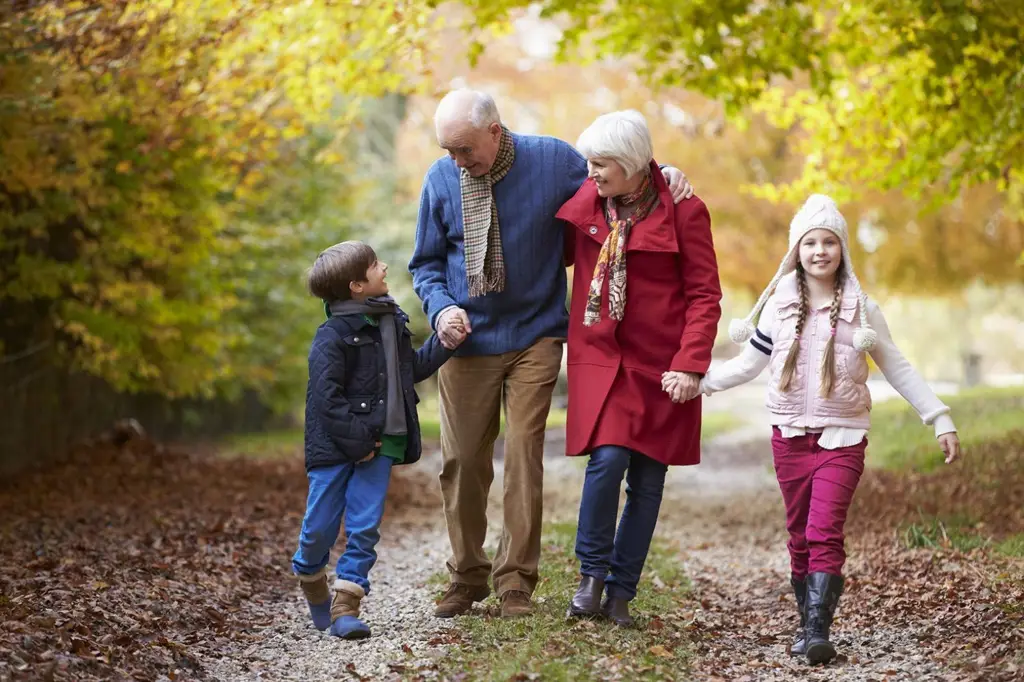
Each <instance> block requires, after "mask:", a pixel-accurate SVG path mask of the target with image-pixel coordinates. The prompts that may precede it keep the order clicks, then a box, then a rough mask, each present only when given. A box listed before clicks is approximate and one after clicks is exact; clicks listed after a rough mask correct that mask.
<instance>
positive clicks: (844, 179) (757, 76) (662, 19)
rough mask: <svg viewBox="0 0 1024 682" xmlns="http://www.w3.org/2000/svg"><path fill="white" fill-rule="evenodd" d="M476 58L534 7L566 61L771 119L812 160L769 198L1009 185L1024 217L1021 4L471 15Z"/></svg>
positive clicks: (1010, 208)
mask: <svg viewBox="0 0 1024 682" xmlns="http://www.w3.org/2000/svg"><path fill="white" fill-rule="evenodd" d="M464 4H465V5H466V6H468V7H469V8H471V10H472V12H473V20H472V21H471V22H468V23H467V28H469V29H470V31H471V34H472V36H473V37H474V40H475V46H474V49H473V53H474V54H479V52H480V51H481V50H482V49H483V46H484V45H485V44H486V43H488V42H490V41H492V40H493V37H492V30H493V29H499V28H502V27H504V26H505V25H506V23H507V22H508V20H509V18H510V17H511V16H512V15H513V13H514V12H515V10H517V9H519V8H524V7H527V6H529V5H533V6H534V7H539V8H540V15H541V16H542V17H550V18H554V19H556V20H557V21H558V22H559V24H560V25H561V26H562V27H563V28H564V31H563V33H562V35H561V40H560V43H559V49H560V54H561V56H562V57H563V58H573V59H581V60H583V61H584V62H587V63H591V62H593V61H594V60H597V59H600V58H606V57H618V58H630V59H631V60H632V61H631V62H630V63H631V64H633V65H634V66H635V67H636V68H637V69H638V71H639V72H640V73H641V74H642V75H643V76H645V77H646V79H647V80H648V82H650V83H653V84H655V85H658V86H662V87H684V88H687V89H691V90H695V91H698V92H702V93H704V94H706V95H708V96H710V97H712V98H715V99H717V100H720V101H722V102H723V103H724V104H725V106H726V107H727V109H728V111H729V113H731V114H732V115H734V116H737V117H745V116H748V115H749V114H750V112H752V111H755V112H757V111H759V112H763V113H764V114H765V115H766V116H767V117H768V118H769V119H770V120H771V121H772V122H773V123H775V124H776V125H778V126H781V127H783V128H790V127H798V128H799V130H800V131H801V133H802V134H801V135H799V136H796V137H794V138H793V139H792V143H793V144H794V145H795V149H796V151H798V152H800V153H801V154H802V156H803V160H802V164H801V168H800V171H801V172H800V174H799V175H798V176H797V177H796V178H795V179H792V180H789V181H786V182H781V183H769V184H765V185H762V186H761V187H759V188H758V191H759V192H760V193H761V195H763V196H766V197H768V198H771V199H775V200H777V199H781V198H787V199H789V200H794V199H795V198H797V197H800V196H805V195H806V193H807V192H808V191H809V189H810V188H812V187H813V188H815V189H819V190H820V189H825V190H827V191H829V192H832V193H833V194H836V195H838V196H839V198H845V197H844V196H843V195H844V194H845V193H846V190H847V188H850V187H857V188H860V187H868V188H872V189H877V190H881V191H884V190H890V189H896V190H899V191H901V192H903V193H905V194H907V195H909V196H911V197H913V198H915V199H918V200H927V201H929V202H931V203H933V204H939V203H944V202H948V201H949V200H951V198H952V197H955V196H956V195H957V194H958V192H959V191H960V189H961V188H963V187H968V186H974V185H980V184H986V183H994V184H996V185H997V187H998V189H999V192H1000V194H1001V201H1002V204H1003V206H1004V210H1005V211H1007V212H1008V213H1010V214H1011V217H1013V218H1014V219H1016V220H1019V219H1020V218H1021V216H1024V124H1022V116H1024V68H1022V64H1024V43H1022V42H1021V39H1020V38H1021V35H1024V4H1022V3H1019V2H1014V1H1013V0H993V1H991V2H982V1H981V0H867V1H865V2H840V1H838V0H802V1H798V0H779V1H778V2H746V1H743V2H735V1H729V0H726V1H724V2H723V1H720V0H714V1H712V0H686V1H682V2H681V1H679V0H647V1H646V2H637V3H629V4H628V6H626V5H623V6H622V7H618V8H616V7H615V6H614V5H613V6H609V5H608V3H606V2H604V0H541V2H534V0H464Z"/></svg>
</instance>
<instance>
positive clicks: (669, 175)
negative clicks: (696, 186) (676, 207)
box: [661, 166, 693, 204]
mask: <svg viewBox="0 0 1024 682" xmlns="http://www.w3.org/2000/svg"><path fill="white" fill-rule="evenodd" d="M661 172H662V175H664V176H665V182H667V183H668V189H669V191H671V192H672V201H673V202H674V203H677V204H678V203H679V202H680V201H682V200H683V199H689V198H690V197H692V196H693V187H691V186H690V181H689V180H687V179H686V175H684V174H683V171H681V170H679V169H678V168H676V167H675V166H665V168H664V169H663V170H662V171H661Z"/></svg>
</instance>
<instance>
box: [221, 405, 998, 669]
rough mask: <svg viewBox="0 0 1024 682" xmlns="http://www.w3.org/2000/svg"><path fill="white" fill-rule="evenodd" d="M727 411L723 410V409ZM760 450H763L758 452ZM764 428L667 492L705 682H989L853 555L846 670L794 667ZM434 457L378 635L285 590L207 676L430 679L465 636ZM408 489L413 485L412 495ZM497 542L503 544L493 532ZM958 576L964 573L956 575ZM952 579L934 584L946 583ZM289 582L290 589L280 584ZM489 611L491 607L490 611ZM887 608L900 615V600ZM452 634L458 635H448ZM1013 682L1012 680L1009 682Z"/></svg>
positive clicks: (549, 506)
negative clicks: (454, 603)
mask: <svg viewBox="0 0 1024 682" xmlns="http://www.w3.org/2000/svg"><path fill="white" fill-rule="evenodd" d="M716 407H718V406H716ZM752 439H753V440H752ZM562 447H563V444H562V439H561V438H560V436H559V434H558V433H552V434H549V438H548V450H549V454H548V458H547V460H546V471H545V520H546V521H562V520H572V521H574V520H575V515H576V511H577V509H578V504H579V492H580V488H581V484H582V479H583V472H584V467H583V466H582V464H583V462H582V461H581V460H579V459H568V458H564V457H560V456H558V455H559V453H560V452H561V451H562ZM768 448H769V446H768V443H767V441H766V440H765V439H764V429H763V428H758V429H753V430H749V429H743V430H741V431H738V432H734V433H733V434H728V435H726V436H724V437H721V438H719V439H718V440H716V441H714V442H712V443H711V444H709V445H708V446H706V447H705V451H704V458H703V459H704V463H703V464H702V465H701V466H699V467H688V468H674V469H672V470H670V475H669V478H668V481H667V485H666V492H665V498H664V502H663V504H662V514H661V520H660V522H659V527H658V537H659V538H660V540H661V541H663V542H667V543H670V544H671V545H674V546H676V547H678V549H679V552H680V559H681V561H682V562H683V563H684V565H685V567H686V570H687V573H688V574H689V576H690V577H691V579H692V580H693V585H694V590H693V598H692V600H690V602H689V603H688V607H687V608H688V609H689V613H686V614H684V617H683V619H682V622H690V623H691V626H690V630H691V633H692V639H693V640H694V645H695V648H696V651H697V657H696V659H695V668H694V679H700V680H705V679H707V680H741V681H743V682H751V681H753V680H788V679H794V678H800V679H809V680H847V681H868V680H914V681H917V680H960V679H982V678H978V677H976V676H974V677H972V676H969V675H967V674H966V673H964V672H963V668H953V667H951V666H950V665H949V664H948V663H947V661H945V660H944V659H942V658H941V657H937V656H935V655H934V652H935V648H934V647H931V648H929V646H927V645H926V643H927V642H928V641H929V640H930V639H935V638H936V636H937V635H939V637H938V638H939V639H941V632H936V631H935V628H934V627H932V626H928V625H927V620H928V619H927V618H919V619H917V620H916V621H911V622H910V624H909V625H908V620H907V619H906V618H899V617H897V618H894V619H893V620H891V622H892V623H899V625H898V626H895V625H894V626H886V625H884V623H886V622H890V621H889V615H890V614H889V612H887V611H886V612H876V613H873V612H872V608H874V607H873V606H872V605H876V606H877V604H878V603H879V599H880V595H881V596H886V595H885V594H884V591H885V590H886V589H887V585H885V584H877V583H873V582H872V576H871V575H870V570H869V566H868V565H867V563H866V558H865V557H864V556H862V555H860V554H858V553H857V550H856V548H855V547H854V549H853V551H851V558H850V560H849V562H848V565H847V567H848V575H849V577H850V580H849V582H848V591H847V595H846V596H845V597H844V600H843V602H842V604H841V606H840V611H839V614H838V617H837V622H836V625H835V628H834V632H835V637H834V639H835V641H836V642H837V645H838V648H839V649H840V652H841V656H840V658H839V659H838V660H837V661H836V662H835V663H833V664H832V665H830V666H828V667H818V668H812V667H810V666H809V665H807V664H806V663H805V662H803V660H802V659H795V658H791V657H790V656H789V655H788V654H787V645H788V642H789V641H790V640H789V637H790V633H791V631H792V627H793V626H794V624H795V616H794V613H793V612H794V610H795V609H794V606H793V601H792V597H791V595H790V591H789V587H788V557H787V553H786V549H785V539H786V538H785V531H784V528H783V525H782V524H783V520H784V514H783V511H782V506H781V499H780V496H779V493H778V488H777V486H776V483H775V479H774V475H773V474H772V471H771V469H770V456H769V454H768V452H769V450H768ZM439 469H440V460H439V456H438V454H437V453H436V452H434V453H430V454H428V455H427V456H426V457H424V461H423V463H422V464H421V465H420V466H418V467H417V468H416V471H415V472H411V473H410V474H409V475H410V476H416V477H422V480H419V481H418V483H420V484H421V485H420V487H419V488H418V489H419V490H423V491H426V492H423V493H422V499H418V500H416V501H415V504H413V505H406V506H407V507H408V508H407V509H405V510H404V511H401V512H400V513H395V514H390V515H389V516H388V517H386V520H385V526H384V529H383V532H382V537H383V539H382V542H381V545H380V548H379V555H380V559H379V562H378V564H377V566H376V567H375V568H374V573H373V576H372V579H373V581H374V591H373V593H372V595H371V596H370V597H369V598H367V599H366V600H365V602H364V613H365V616H366V618H367V620H368V622H369V623H370V624H371V627H372V628H373V629H374V636H373V637H372V638H370V639H368V640H363V641H361V642H356V643H351V642H344V641H339V640H337V639H334V638H331V637H329V636H327V635H324V634H321V633H318V632H316V631H315V630H314V629H313V628H312V626H311V625H310V623H309V618H308V615H307V613H306V610H305V605H304V603H303V602H302V599H301V596H300V594H299V591H298V589H297V588H295V587H294V586H293V585H290V584H289V585H283V587H282V591H281V593H280V595H279V597H278V598H277V599H275V598H273V597H272V596H271V597H268V599H267V600H266V602H265V603H263V604H261V606H260V609H261V613H263V614H265V622H266V625H265V627H263V628H262V630H260V631H259V634H258V635H257V636H256V637H254V638H253V641H252V642H251V644H250V645H249V646H248V647H247V648H244V649H242V650H238V648H237V647H233V648H232V650H227V651H222V652H220V653H219V656H212V657H208V658H207V659H206V660H204V665H205V666H206V669H207V671H208V672H209V673H210V675H211V677H213V678H215V679H218V680H254V679H255V680H304V681H316V680H336V679H356V680H398V679H409V678H415V679H434V676H435V675H436V673H434V672H433V667H432V662H433V661H435V660H436V659H437V658H438V657H441V656H443V655H444V651H445V647H446V645H448V644H449V643H451V642H453V641H455V639H456V634H457V628H458V623H457V622H454V623H453V622H451V621H440V620H437V619H434V618H433V617H432V616H431V610H432V608H433V597H434V595H435V594H436V593H437V590H438V585H437V583H436V582H434V583H429V582H428V581H430V579H431V578H432V577H433V576H435V575H436V574H438V573H439V572H441V571H443V570H444V561H445V559H446V557H447V552H448V550H447V536H446V534H445V531H444V526H443V520H442V517H441V512H440V503H439V500H438V499H437V478H436V477H437V473H438V471H439ZM495 469H496V471H495V482H494V486H493V487H492V496H491V504H490V513H489V516H490V519H491V523H492V528H494V527H496V522H497V521H498V520H499V519H500V497H499V496H500V491H501V466H500V461H499V462H497V463H496V467H495ZM410 487H412V486H410ZM490 537H494V533H493V532H492V533H491V535H490ZM950 570H955V567H954V568H952V569H950ZM941 572H942V569H941V568H940V569H937V575H935V576H934V578H935V579H937V580H941V579H942V576H941ZM283 582H284V581H283ZM492 599H493V598H492ZM889 602H892V600H891V599H890V600H889ZM453 628H454V629H456V632H450V630H451V629H453ZM1007 679H1009V678H1007Z"/></svg>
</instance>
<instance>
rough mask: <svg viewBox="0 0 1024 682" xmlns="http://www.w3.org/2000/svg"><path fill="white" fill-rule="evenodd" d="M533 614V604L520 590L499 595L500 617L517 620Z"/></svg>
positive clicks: (528, 596)
mask: <svg viewBox="0 0 1024 682" xmlns="http://www.w3.org/2000/svg"><path fill="white" fill-rule="evenodd" d="M531 613H533V602H531V601H530V595H529V594H527V593H526V592H522V591H520V590H509V591H508V592H506V593H505V594H503V595H501V617H502V618H517V617H519V616H529V615H530V614H531Z"/></svg>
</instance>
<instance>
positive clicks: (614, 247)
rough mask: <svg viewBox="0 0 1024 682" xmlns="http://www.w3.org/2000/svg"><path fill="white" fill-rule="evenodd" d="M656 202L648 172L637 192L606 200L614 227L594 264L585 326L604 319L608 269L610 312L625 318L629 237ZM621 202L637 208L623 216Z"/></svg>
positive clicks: (606, 211)
mask: <svg viewBox="0 0 1024 682" xmlns="http://www.w3.org/2000/svg"><path fill="white" fill-rule="evenodd" d="M657 205H658V190H657V188H656V187H655V186H654V181H653V180H651V174H650V173H649V172H645V174H644V179H643V181H642V182H641V183H640V187H638V188H637V189H636V191H635V192H631V193H629V194H623V195H621V196H618V197H609V198H608V199H606V200H605V202H604V217H605V220H607V221H608V226H609V227H610V228H611V231H610V232H609V233H608V237H607V238H606V239H605V240H604V244H602V245H601V252H600V253H599V254H598V256H597V265H596V266H595V267H594V278H593V279H592V280H591V281H590V293H588V294H587V308H586V310H585V311H584V313H583V324H584V325H585V326H587V327H593V326H594V325H595V324H597V323H598V322H600V321H601V290H602V289H603V288H604V280H605V277H606V276H607V275H608V274H609V273H610V274H611V279H609V280H608V316H609V317H611V318H612V319H613V320H622V317H623V315H624V314H625V312H626V241H627V240H628V239H629V233H630V231H632V229H633V226H634V225H636V224H637V223H638V222H640V221H641V220H643V219H644V218H646V217H647V216H648V215H650V213H651V211H653V210H654V207H655V206H657ZM619 206H635V208H634V210H633V214H632V215H631V216H629V217H628V218H626V219H624V220H620V219H619V211H618V207H619Z"/></svg>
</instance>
